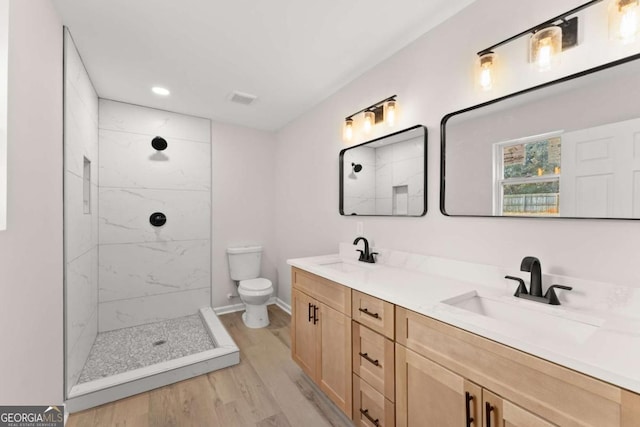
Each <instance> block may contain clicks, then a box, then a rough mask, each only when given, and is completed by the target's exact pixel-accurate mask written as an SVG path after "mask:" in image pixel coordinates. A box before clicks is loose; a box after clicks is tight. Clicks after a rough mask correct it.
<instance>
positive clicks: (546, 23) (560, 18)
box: [356, 0, 602, 114]
mask: <svg viewBox="0 0 640 427" xmlns="http://www.w3.org/2000/svg"><path fill="white" fill-rule="evenodd" d="M601 1H602V0H591V1H589V2H587V3H585V4H583V5H581V6H578V7H576V8H574V9H571V10H569V11H567V12H565V13H563V14H562V15H558V16H556V17H555V18H551V19H549V20H546V21H544V22H543V23H541V24H538V25H536V26H535V27H532V28H529V29H528V30H525V31H523V32H521V33H518V34H516V35H515V36H512V37H509V38H508V39H506V40H503V41H501V42H500V43H496V44H494V45H493V46H489V47H488V48H486V49H483V50H481V51H480V52H478V56H482V55H484V54H487V53H490V52H492V51H493V49H495V48H497V47H499V46H502V45H504V44H507V43H509V42H512V41H514V40H516V39H519V38H520V37H522V36H525V35H527V34H530V33H535V32H536V31H538V30H540V29H542V28H545V27H548V26H549V25H551V24H554V23H556V22H557V21H564V20H565V18H566V17H567V16H569V15H573V14H574V13H577V12H579V11H581V10H583V9H586V8H588V7H591V6H593V5H594V4H596V3H600V2H601ZM356 114H357V113H356Z"/></svg>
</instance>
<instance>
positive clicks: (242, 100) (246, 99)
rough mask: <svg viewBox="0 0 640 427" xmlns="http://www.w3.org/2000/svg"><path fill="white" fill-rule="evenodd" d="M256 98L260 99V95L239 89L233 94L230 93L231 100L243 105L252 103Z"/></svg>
mask: <svg viewBox="0 0 640 427" xmlns="http://www.w3.org/2000/svg"><path fill="white" fill-rule="evenodd" d="M256 99H258V97H257V96H255V95H251V94H248V93H244V92H238V91H235V92H233V93H232V94H231V95H229V101H231V102H235V103H236V104H242V105H251V104H253V103H254V102H255V100H256Z"/></svg>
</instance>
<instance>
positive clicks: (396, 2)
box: [53, 0, 475, 130]
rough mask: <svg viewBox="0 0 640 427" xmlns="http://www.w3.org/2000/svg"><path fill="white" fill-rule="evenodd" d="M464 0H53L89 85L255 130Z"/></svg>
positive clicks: (329, 89) (323, 92) (278, 121)
mask: <svg viewBox="0 0 640 427" xmlns="http://www.w3.org/2000/svg"><path fill="white" fill-rule="evenodd" d="M473 1H475V0H393V1H389V0H386V1H379V0H350V1H344V0H320V1H315V2H312V1H309V0H271V1H264V0H232V1H220V0H181V1H179V2H178V1H174V0H164V1H163V0H107V1H105V0H53V2H54V4H55V6H56V8H57V10H58V12H59V13H60V16H61V17H62V21H63V23H64V24H65V25H66V26H67V27H69V30H70V31H71V34H72V36H73V38H74V41H75V43H76V45H77V46H78V50H79V51H80V55H81V56H82V58H83V61H84V63H85V66H86V67H87V70H88V72H89V75H90V76H91V80H92V81H93V84H94V86H95V88H96V91H97V92H98V95H99V96H100V97H102V98H108V99H113V100H118V101H124V102H130V103H134V104H139V105H145V106H149V107H155V108H161V109H167V110H171V111H177V112H181V113H186V114H192V115H196V116H201V117H207V118H211V119H214V120H216V121H220V122H224V123H233V124H238V125H243V126H247V127H251V128H256V129H263V130H277V129H280V128H281V127H282V126H284V125H286V124H287V123H288V122H290V121H292V120H293V119H295V118H296V117H298V116H299V115H301V114H302V113H304V112H305V111H307V110H309V109H310V108H312V107H313V106H315V105H317V104H318V103H320V102H321V101H322V100H323V99H325V98H327V97H328V96H329V95H331V94H332V93H334V92H335V91H337V90H338V89H339V88H341V87H342V86H344V85H345V84H347V83H349V82H350V81H351V80H353V79H354V78H356V77H358V76H359V75H361V74H363V73H364V72H365V71H366V70H368V69H370V68H371V67H373V66H374V65H376V64H377V63H379V62H381V61H383V60H384V59H385V58H387V57H389V56H391V55H392V54H393V53H395V52H397V51H398V50H400V49H401V48H403V47H404V46H406V45H407V44H409V43H410V42H412V41H413V40H415V39H416V38H418V37H419V36H420V35H422V34H424V33H425V32H427V31H428V30H429V29H431V28H433V27H434V26H436V25H438V24H439V23H441V22H442V21H444V20H446V19H447V18H449V17H450V16H452V15H453V14H455V13H456V12H458V11H459V10H461V9H463V8H464V7H466V6H468V5H469V4H471V3H472V2H473ZM152 86H162V87H166V88H168V89H169V90H170V91H171V95H170V96H168V97H164V98H163V97H160V96H159V95H155V94H153V93H152V92H151V90H150V89H151V87H152ZM233 91H240V92H243V93H248V94H252V95H256V96H257V97H258V98H257V100H256V101H255V102H253V103H252V104H251V105H249V106H247V105H242V104H237V103H232V102H230V100H229V98H230V95H231V94H232V92H233ZM372 101H376V100H372ZM345 113H346V112H345Z"/></svg>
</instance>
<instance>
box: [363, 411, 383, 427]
mask: <svg viewBox="0 0 640 427" xmlns="http://www.w3.org/2000/svg"><path fill="white" fill-rule="evenodd" d="M360 413H361V414H362V415H364V416H365V417H367V419H368V420H369V421H371V423H372V424H373V425H374V426H376V427H379V426H380V421H379V420H378V418H376V419H375V420H374V419H373V417H372V416H371V415H369V410H368V409H362V408H360Z"/></svg>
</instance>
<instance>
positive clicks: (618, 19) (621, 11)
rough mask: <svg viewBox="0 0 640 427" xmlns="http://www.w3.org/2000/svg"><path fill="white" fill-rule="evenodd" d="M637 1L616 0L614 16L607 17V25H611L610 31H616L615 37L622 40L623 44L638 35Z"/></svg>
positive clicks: (639, 15)
mask: <svg viewBox="0 0 640 427" xmlns="http://www.w3.org/2000/svg"><path fill="white" fill-rule="evenodd" d="M638 3H639V2H638V0H617V1H616V2H615V5H614V8H613V11H614V16H610V18H609V25H610V26H613V28H612V29H611V28H610V31H611V30H613V31H614V33H617V37H616V38H619V39H620V40H622V43H623V44H628V43H631V42H634V41H635V40H636V36H637V35H638V29H639V28H638V27H639V26H640V23H639V22H638V21H639V18H640V13H638ZM612 21H613V22H612Z"/></svg>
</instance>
